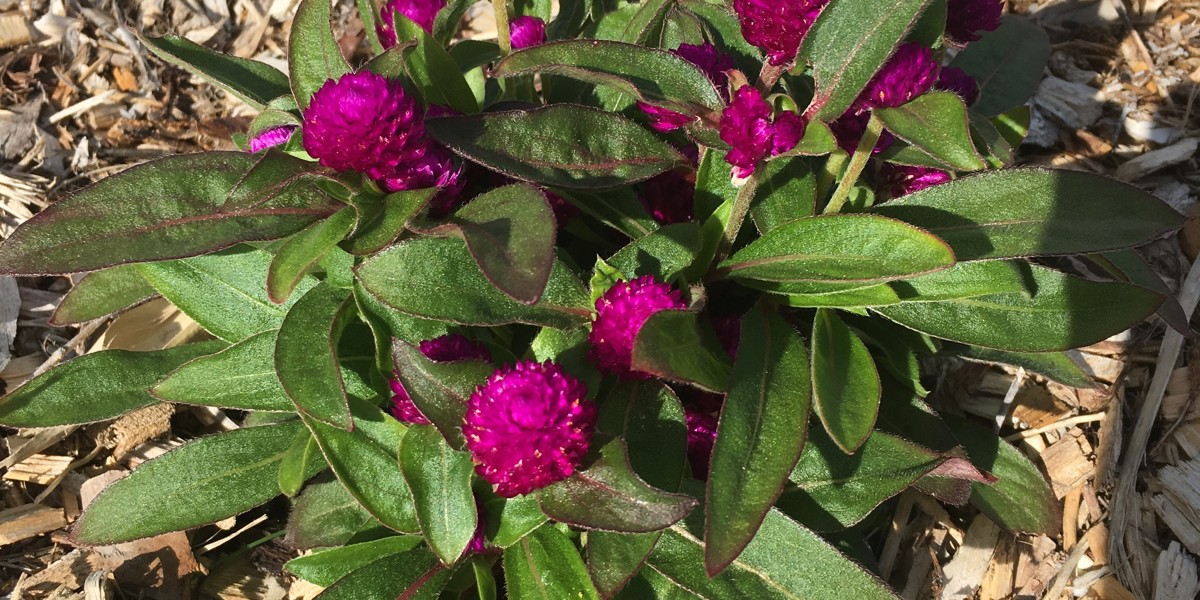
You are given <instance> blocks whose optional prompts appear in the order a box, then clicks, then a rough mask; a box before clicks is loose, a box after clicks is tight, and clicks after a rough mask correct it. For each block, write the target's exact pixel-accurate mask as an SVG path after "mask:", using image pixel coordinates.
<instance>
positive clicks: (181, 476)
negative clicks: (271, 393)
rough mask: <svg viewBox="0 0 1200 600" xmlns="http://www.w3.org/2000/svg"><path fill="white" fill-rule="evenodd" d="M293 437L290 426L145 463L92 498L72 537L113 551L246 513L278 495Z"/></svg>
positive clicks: (223, 438) (223, 436)
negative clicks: (115, 546)
mask: <svg viewBox="0 0 1200 600" xmlns="http://www.w3.org/2000/svg"><path fill="white" fill-rule="evenodd" d="M299 430H300V424H299V423H296V422H294V421H293V422H289V423H280V424H278V425H266V426H262V427H249V428H245V429H235V430H233V431H226V432H223V433H218V434H215V435H210V436H206V437H202V438H200V439H197V440H195V441H192V442H189V443H187V444H184V445H183V446H181V447H179V448H177V449H175V450H172V451H170V452H168V453H166V454H164V455H162V456H160V457H158V458H155V459H153V460H150V461H148V462H146V463H145V464H143V465H141V466H139V467H138V468H137V469H135V470H134V471H133V472H132V473H130V474H129V475H128V476H127V477H125V478H124V479H121V480H119V481H117V482H116V483H113V484H112V485H110V486H108V487H107V488H105V489H104V491H103V492H101V493H100V495H99V496H96V499H95V500H93V501H92V503H91V504H89V505H88V507H87V510H85V511H84V512H83V515H82V516H80V517H79V521H78V522H76V523H75V529H74V530H73V531H72V537H73V538H74V539H75V540H76V541H77V542H79V543H81V544H88V545H100V544H117V543H121V542H128V541H131V540H136V539H140V538H146V537H151V536H155V535H159V534H162V533H167V532H170V531H180V530H183V529H189V528H192V527H199V526H200V525H207V524H209V523H215V522H217V521H220V520H221V519H225V518H228V517H232V516H235V515H239V514H241V513H243V512H246V511H247V510H250V509H251V508H254V507H256V506H258V505H260V504H262V503H264V502H266V501H267V500H270V499H271V498H274V497H275V496H278V495H279V483H278V482H277V480H276V474H277V473H278V472H279V462H280V461H281V460H283V457H284V454H286V452H287V449H288V446H290V445H291V443H292V440H293V439H295V437H296V433H297V432H298V431H299ZM313 474H315V472H313V473H309V475H313Z"/></svg>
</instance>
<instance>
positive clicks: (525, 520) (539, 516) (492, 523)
mask: <svg viewBox="0 0 1200 600" xmlns="http://www.w3.org/2000/svg"><path fill="white" fill-rule="evenodd" d="M478 481H482V480H478ZM482 487H484V488H486V490H485V491H484V492H483V493H482V494H480V495H482V496H484V497H485V498H486V500H485V501H484V507H485V510H484V512H485V513H486V514H487V516H486V519H485V525H486V526H487V540H488V543H490V544H493V545H496V546H499V547H501V548H507V547H509V546H511V545H513V544H515V543H517V542H519V541H520V540H521V539H522V538H524V537H525V536H526V535H527V534H528V533H529V532H531V531H533V530H534V529H537V528H538V527H540V526H541V524H542V523H545V522H546V519H547V517H546V514H545V513H543V512H542V508H541V507H540V506H538V501H537V495H536V494H529V495H526V496H517V497H515V498H504V497H501V496H497V495H496V494H495V493H494V492H493V491H492V486H491V485H490V484H487V483H486V482H484V485H483V486H482Z"/></svg>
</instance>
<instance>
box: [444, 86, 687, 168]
mask: <svg viewBox="0 0 1200 600" xmlns="http://www.w3.org/2000/svg"><path fill="white" fill-rule="evenodd" d="M425 128H426V130H427V131H428V132H429V134H430V135H432V136H433V137H434V138H435V139H437V141H439V142H441V143H443V144H445V145H446V146H448V147H449V148H450V149H451V150H454V151H455V152H456V153H458V154H460V155H462V156H463V157H465V158H467V159H470V160H472V161H474V162H477V163H479V164H481V165H484V166H486V167H488V168H490V169H493V170H496V171H500V172H501V173H505V174H507V175H510V176H512V177H515V178H517V179H522V180H526V181H531V182H534V183H540V184H544V185H552V186H558V187H564V188H591V189H596V188H610V187H616V186H620V185H627V184H630V183H634V182H637V181H642V180H644V179H649V178H650V177H653V176H655V175H658V174H659V173H662V172H663V171H667V170H669V169H672V168H674V167H676V166H679V165H682V164H684V161H685V159H684V158H683V156H682V155H680V154H679V152H677V151H676V150H675V149H674V148H672V147H671V145H670V144H668V143H666V142H664V141H662V140H660V139H658V138H657V137H655V136H654V135H653V134H651V133H650V132H649V131H647V130H645V129H643V128H641V127H640V126H638V125H637V124H635V123H633V122H632V121H630V120H628V119H626V118H624V117H621V116H618V115H614V114H612V113H608V112H604V111H600V110H596V109H593V108H587V107H584V106H573V105H567V104H554V105H551V106H546V107H543V108H535V109H532V110H514V111H504V112H492V113H486V114H481V115H472V116H466V117H440V118H436V119H429V120H427V121H426V122H425ZM531 131H536V132H537V135H529V132H531Z"/></svg>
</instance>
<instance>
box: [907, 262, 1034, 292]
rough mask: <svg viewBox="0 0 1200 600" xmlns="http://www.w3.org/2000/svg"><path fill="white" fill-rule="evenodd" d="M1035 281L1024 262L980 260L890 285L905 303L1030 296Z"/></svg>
mask: <svg viewBox="0 0 1200 600" xmlns="http://www.w3.org/2000/svg"><path fill="white" fill-rule="evenodd" d="M1032 278H1033V276H1032V275H1031V274H1030V272H1029V267H1028V263H1026V262H1024V261H1009V260H981V261H975V262H965V263H958V264H956V265H954V266H953V267H950V268H949V269H946V270H943V271H938V272H936V273H929V274H928V275H921V276H918V277H914V278H912V279H905V280H901V281H893V282H892V284H891V285H892V288H893V289H895V290H896V293H897V294H899V296H900V298H901V299H902V300H904V301H905V302H933V301H937V300H954V299H957V298H971V297H974V296H986V295H988V294H1010V293H1011V294H1025V295H1029V294H1031V293H1032V292H1033V290H1032V289H1031V288H1032V285H1033V281H1032Z"/></svg>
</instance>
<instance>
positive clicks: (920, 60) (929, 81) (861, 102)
mask: <svg viewBox="0 0 1200 600" xmlns="http://www.w3.org/2000/svg"><path fill="white" fill-rule="evenodd" d="M937 80H938V63H937V59H935V58H934V56H933V52H932V51H931V50H930V49H929V48H926V47H924V46H922V45H920V44H917V43H913V42H909V43H906V44H901V45H900V47H899V48H897V49H896V52H895V54H893V55H892V57H891V58H889V59H888V61H887V63H885V64H884V65H883V67H882V68H880V69H879V72H877V73H875V76H874V77H872V78H871V81H870V82H868V83H867V86H866V87H865V88H863V91H862V92H860V93H859V95H858V98H855V100H854V102H853V103H852V104H851V105H850V108H849V110H847V111H846V113H845V114H843V115H842V116H840V117H838V118H837V119H835V120H834V121H833V122H832V123H830V124H829V128H830V129H831V130H832V131H833V135H834V137H836V138H837V141H838V145H839V146H841V147H842V149H843V150H845V151H846V152H854V150H855V148H857V147H858V142H859V140H861V139H862V136H863V133H864V132H866V130H867V123H868V122H869V121H870V119H871V114H870V111H871V109H875V108H896V107H898V106H903V105H904V104H906V103H908V102H909V101H911V100H912V99H913V98H916V97H917V96H920V95H921V94H924V93H925V92H928V91H929V90H930V88H932V87H933V85H934V83H936V82H937ZM894 140H895V138H894V137H893V136H892V135H891V134H890V133H888V132H886V131H885V132H884V133H883V135H882V136H880V138H879V141H878V142H877V143H876V144H875V148H874V149H873V150H872V153H873V154H877V153H879V152H883V151H884V150H886V149H888V147H890V146H891V145H892V142H893V141H894Z"/></svg>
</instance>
